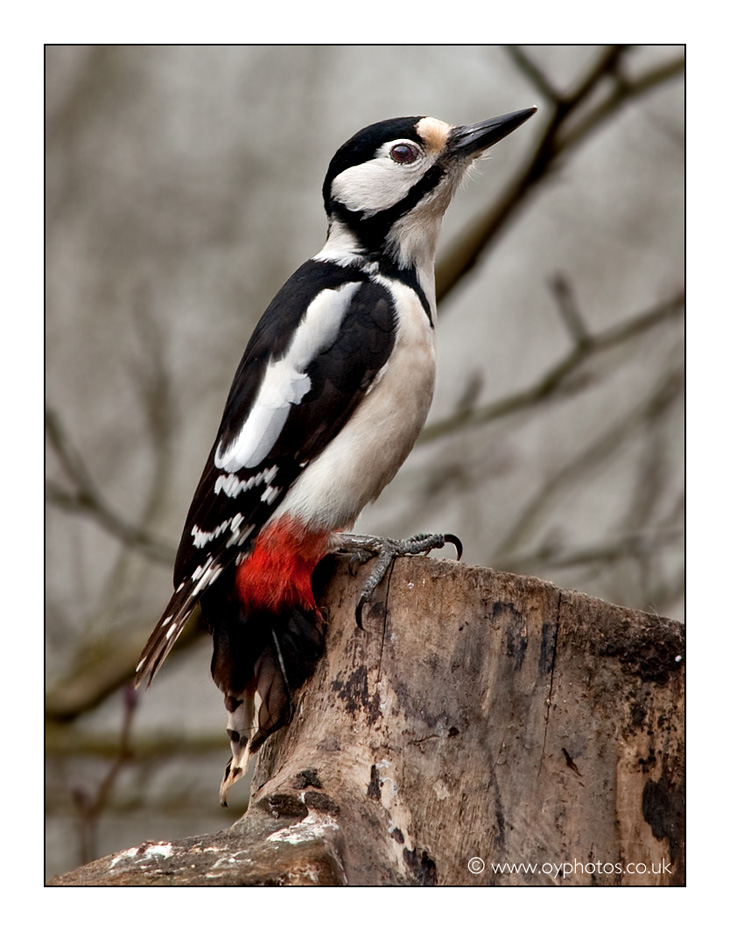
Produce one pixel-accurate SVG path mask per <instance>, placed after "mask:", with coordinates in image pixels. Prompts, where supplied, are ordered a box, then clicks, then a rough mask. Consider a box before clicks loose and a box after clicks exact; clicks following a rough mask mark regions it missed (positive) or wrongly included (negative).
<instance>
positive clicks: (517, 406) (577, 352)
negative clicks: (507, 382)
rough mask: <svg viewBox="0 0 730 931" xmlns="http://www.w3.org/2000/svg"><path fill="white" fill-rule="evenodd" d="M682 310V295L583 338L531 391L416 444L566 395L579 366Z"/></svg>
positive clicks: (453, 421) (461, 414)
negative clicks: (571, 377)
mask: <svg viewBox="0 0 730 931" xmlns="http://www.w3.org/2000/svg"><path fill="white" fill-rule="evenodd" d="M683 307H684V292H682V293H680V294H677V295H675V296H674V297H672V298H670V299H669V300H668V301H664V302H662V303H661V304H658V305H657V306H656V307H653V308H652V309H651V310H647V311H645V312H644V313H642V314H637V315H636V316H635V317H632V318H631V319H630V320H628V321H626V322H625V323H619V324H616V326H613V327H609V328H608V329H606V330H604V331H603V332H602V333H598V334H596V335H594V336H590V335H588V334H586V335H585V336H584V337H583V338H582V339H581V341H580V342H577V343H575V344H574V345H573V347H572V348H571V349H570V350H569V351H568V353H567V354H566V355H565V356H564V357H563V358H562V359H561V360H560V361H559V362H557V363H556V364H555V365H554V366H553V367H552V368H551V369H549V370H548V371H547V372H546V373H545V374H544V375H543V376H542V377H541V378H540V379H539V380H538V381H537V382H535V384H534V385H533V386H532V387H530V388H526V389H525V390H524V391H517V392H515V393H514V394H511V395H508V396H507V397H505V398H502V399H501V400H499V401H493V402H492V403H491V404H485V405H484V406H483V407H479V408H475V409H473V410H458V411H457V412H456V413H455V414H453V415H451V416H450V417H446V418H444V419H443V420H437V421H436V422H435V423H432V424H430V425H429V426H427V427H426V428H425V429H424V430H423V432H422V433H421V436H420V438H419V443H430V442H433V440H436V439H439V438H440V437H442V436H445V435H447V434H449V433H452V432H454V431H455V430H461V429H463V428H464V427H476V426H481V425H483V424H486V423H489V422H490V421H492V420H497V419H499V418H500V417H506V416H508V415H510V414H514V413H516V412H517V411H520V410H523V409H524V408H526V407H530V406H532V405H535V404H539V403H542V402H544V401H548V400H551V399H553V398H554V397H557V396H559V395H561V394H562V395H564V394H567V393H568V392H569V391H570V381H569V379H570V376H572V375H573V374H574V373H575V372H576V371H577V369H578V368H579V367H580V366H581V365H583V364H584V363H586V362H587V361H589V360H590V359H591V358H593V357H594V356H596V355H598V354H599V353H602V352H605V351H606V350H608V349H613V348H614V347H616V346H619V345H621V344H622V343H625V342H628V341H629V340H631V339H633V338H634V337H635V336H639V335H641V334H642V333H645V332H647V331H648V330H650V329H652V328H653V327H655V326H660V325H661V324H663V323H665V322H667V321H668V320H670V319H672V318H674V317H677V316H679V314H680V312H681V311H682V308H683Z"/></svg>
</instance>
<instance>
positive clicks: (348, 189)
mask: <svg viewBox="0 0 730 931" xmlns="http://www.w3.org/2000/svg"><path fill="white" fill-rule="evenodd" d="M389 145H392V143H389ZM433 161H434V160H433V158H422V159H419V161H417V162H415V163H414V164H412V165H401V164H398V163H397V162H394V161H393V160H392V159H391V158H389V157H388V156H387V155H382V156H380V157H377V158H374V159H371V160H370V161H369V162H364V163H363V164H362V165H353V166H352V168H346V169H345V170H344V171H343V172H341V173H340V174H339V175H337V177H336V178H335V179H334V181H333V182H332V195H333V197H334V198H335V200H337V201H339V203H341V204H343V205H344V206H345V207H347V209H348V210H353V211H362V212H363V216H364V218H365V219H367V218H368V217H371V216H374V215H375V214H376V213H378V212H379V211H381V210H387V209H388V208H389V207H394V206H395V205H396V204H397V203H399V202H400V201H402V200H403V198H404V197H406V196H407V194H408V192H409V191H410V189H411V188H412V187H413V185H414V184H417V183H418V181H419V180H420V179H421V178H422V177H423V175H425V174H426V172H427V171H428V169H429V168H430V167H431V165H432V164H433Z"/></svg>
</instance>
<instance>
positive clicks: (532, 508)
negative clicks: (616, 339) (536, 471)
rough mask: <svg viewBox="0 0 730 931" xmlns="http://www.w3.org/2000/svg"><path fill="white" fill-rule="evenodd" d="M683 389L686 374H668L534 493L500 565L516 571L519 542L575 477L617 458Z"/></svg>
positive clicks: (510, 535) (505, 543)
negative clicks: (628, 440) (639, 429)
mask: <svg viewBox="0 0 730 931" xmlns="http://www.w3.org/2000/svg"><path fill="white" fill-rule="evenodd" d="M683 388H684V375H683V373H682V372H681V371H674V372H669V373H668V374H667V375H666V376H665V377H664V378H663V379H662V381H661V382H660V383H659V384H658V386H656V387H655V389H654V390H653V391H652V392H651V393H650V395H649V396H648V397H647V398H645V399H644V400H642V402H641V403H640V404H639V405H638V406H637V407H636V409H635V410H634V411H633V412H631V413H630V414H629V415H628V416H621V417H620V418H619V420H618V421H617V422H616V423H614V424H612V425H610V426H609V427H608V429H607V430H605V431H603V432H602V433H601V435H600V436H599V437H598V439H596V440H594V441H593V442H592V443H591V444H590V445H589V446H588V447H587V448H586V449H584V450H583V451H581V453H580V454H579V455H578V456H576V457H574V458H573V459H572V460H571V461H570V462H568V463H567V464H565V465H564V466H562V468H560V469H559V470H558V471H557V472H556V473H555V474H554V475H552V476H551V477H550V478H549V479H548V480H547V481H546V482H545V483H544V485H543V486H542V487H540V488H539V489H538V490H537V491H535V492H534V494H533V495H532V496H531V497H530V499H529V501H527V503H526V504H525V506H524V508H523V509H522V514H521V515H520V516H519V517H518V519H517V520H516V522H515V523H514V525H513V527H512V529H511V530H510V532H509V533H508V534H507V536H506V538H505V539H504V541H503V542H502V544H501V546H500V547H499V549H498V551H497V555H496V556H495V560H496V562H497V564H498V565H500V566H502V567H504V568H507V569H517V565H516V563H515V562H514V557H513V553H514V552H515V550H516V547H517V546H518V544H519V542H520V540H522V539H524V538H525V537H527V536H529V535H530V533H531V531H532V530H533V528H534V526H535V524H536V522H537V520H538V519H539V517H540V516H541V515H542V514H544V513H545V511H546V510H547V509H548V508H549V507H550V505H551V503H552V502H553V501H554V499H555V497H556V496H557V495H559V494H560V493H561V492H563V491H564V490H565V489H566V488H570V487H572V485H573V484H574V483H575V480H576V477H577V476H578V475H579V474H581V473H583V472H584V471H585V470H586V469H588V468H591V467H594V466H595V465H600V464H602V463H604V462H605V461H606V459H607V457H609V456H611V455H615V453H616V451H617V449H618V447H619V445H620V444H621V443H622V442H623V441H624V440H625V439H626V438H627V437H628V436H629V435H631V433H632V431H633V430H634V429H635V428H636V427H637V426H640V425H642V424H643V423H645V422H646V421H647V420H654V419H655V418H657V417H658V416H660V415H661V413H662V412H663V411H664V410H666V409H667V408H668V407H669V405H670V404H671V403H672V402H673V401H674V400H675V399H676V398H677V397H678V396H679V395H680V394H681V392H682V390H683Z"/></svg>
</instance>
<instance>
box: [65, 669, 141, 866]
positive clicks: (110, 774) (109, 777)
mask: <svg viewBox="0 0 730 931" xmlns="http://www.w3.org/2000/svg"><path fill="white" fill-rule="evenodd" d="M136 707H137V693H136V692H135V690H134V687H133V686H132V685H131V684H130V685H128V686H127V688H126V689H125V690H124V717H123V720H122V730H121V733H120V736H119V744H118V749H117V753H116V757H115V759H114V760H113V762H112V765H111V766H110V767H109V770H108V771H107V774H106V775H105V776H104V778H103V779H102V781H101V783H100V784H99V786H98V787H97V790H96V792H95V794H94V795H93V796H92V795H90V794H89V792H88V791H87V790H86V788H85V787H83V786H74V787H73V789H72V791H71V797H72V799H73V801H74V804H75V805H76V810H77V812H78V815H79V848H80V850H79V854H80V862H81V863H88V862H89V861H90V860H93V859H95V858H96V856H97V850H96V846H97V845H96V831H97V826H98V823H99V817H100V816H101V814H102V812H103V811H104V808H105V807H106V805H107V802H108V800H109V796H110V794H111V791H112V789H113V788H114V783H115V782H116V780H117V777H118V776H119V773H120V772H121V771H122V768H123V767H124V765H125V764H126V763H127V762H128V761H129V760H130V758H131V756H132V750H131V745H130V739H129V738H130V734H131V730H132V720H133V718H134V712H135V709H136Z"/></svg>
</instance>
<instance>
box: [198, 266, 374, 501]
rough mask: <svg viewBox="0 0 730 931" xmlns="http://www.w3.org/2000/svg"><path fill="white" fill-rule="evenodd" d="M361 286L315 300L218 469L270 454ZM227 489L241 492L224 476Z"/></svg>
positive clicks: (220, 453)
mask: <svg viewBox="0 0 730 931" xmlns="http://www.w3.org/2000/svg"><path fill="white" fill-rule="evenodd" d="M360 284H361V283H360V282H359V281H354V282H348V283H347V284H345V285H343V286H342V287H341V288H338V289H336V290H332V289H328V290H326V291H322V292H321V293H320V294H318V295H317V297H316V298H315V299H314V300H313V301H312V303H311V304H310V305H309V307H308V308H307V312H306V314H305V315H304V317H303V318H302V320H301V322H300V323H299V326H298V327H297V329H296V330H295V332H294V335H293V338H292V341H291V343H290V344H289V348H288V349H287V351H286V353H285V354H284V356H283V357H282V358H281V359H277V360H271V361H270V362H269V363H268V365H267V367H266V372H265V373H264V377H263V380H262V382H261V387H260V388H259V392H258V394H257V396H256V400H255V401H254V403H253V406H252V407H251V410H250V412H249V415H248V417H247V418H246V420H245V421H244V423H243V425H242V426H241V429H240V430H239V432H238V435H237V436H236V437H234V439H233V440H232V441H231V442H230V443H229V444H228V445H227V446H226V447H223V444H222V443H221V444H219V445H218V449H217V450H216V453H215V464H216V466H217V468H219V469H223V470H225V471H226V472H237V471H238V470H239V469H244V468H245V469H252V468H255V467H256V466H257V465H259V463H261V462H262V461H263V460H264V459H265V458H266V456H268V454H269V453H270V452H271V450H272V448H273V446H274V444H275V443H276V441H277V439H278V438H279V436H280V434H281V431H282V429H283V427H284V424H285V423H286V419H287V417H288V416H289V411H290V409H291V407H292V405H295V404H299V403H300V401H301V400H302V398H304V397H305V395H306V394H307V392H308V391H309V389H310V388H311V386H312V382H311V380H310V378H309V376H308V375H307V374H306V372H307V369H308V368H309V366H310V365H311V363H312V361H313V360H314V359H315V358H316V357H317V356H318V355H319V354H320V353H322V352H324V351H326V350H327V349H329V347H330V346H331V345H332V344H333V343H334V341H335V340H336V339H337V334H338V333H339V331H340V327H341V326H342V320H343V318H344V316H345V313H346V312H347V309H348V308H349V306H350V303H351V301H352V297H353V295H354V293H355V291H356V290H357V289H358V288H359V287H360ZM219 483H220V487H218V485H219ZM221 490H222V491H224V492H225V493H226V494H228V495H231V496H232V497H233V496H235V494H237V493H238V492H237V491H236V490H235V486H233V485H232V484H226V482H225V479H221V478H219V479H218V481H217V482H216V491H221ZM239 490H240V489H239Z"/></svg>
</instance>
